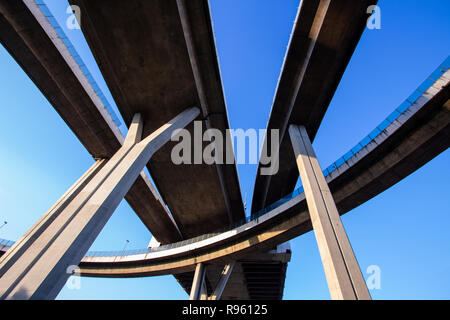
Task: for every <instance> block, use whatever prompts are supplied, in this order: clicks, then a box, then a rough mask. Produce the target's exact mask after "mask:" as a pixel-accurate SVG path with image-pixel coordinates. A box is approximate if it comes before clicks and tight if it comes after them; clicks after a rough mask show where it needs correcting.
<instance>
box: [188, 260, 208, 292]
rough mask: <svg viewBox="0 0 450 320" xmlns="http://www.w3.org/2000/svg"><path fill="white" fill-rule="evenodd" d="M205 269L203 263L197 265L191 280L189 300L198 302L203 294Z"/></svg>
mask: <svg viewBox="0 0 450 320" xmlns="http://www.w3.org/2000/svg"><path fill="white" fill-rule="evenodd" d="M205 274H206V267H205V265H204V264H203V263H199V264H197V267H196V268H195V273H194V279H193V280H192V288H191V294H190V296H189V300H200V299H201V297H202V293H203V294H204V289H203V288H204V285H205Z"/></svg>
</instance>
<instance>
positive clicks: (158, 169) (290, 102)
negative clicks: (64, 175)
mask: <svg viewBox="0 0 450 320" xmlns="http://www.w3.org/2000/svg"><path fill="white" fill-rule="evenodd" d="M70 2H71V4H74V5H78V6H80V7H81V9H82V12H83V13H84V21H83V24H82V27H83V32H84V34H85V36H86V39H87V41H88V44H89V45H90V47H91V50H92V52H93V54H94V57H95V58H96V60H97V63H98V65H99V67H100V69H101V71H102V74H103V76H104V78H105V80H106V82H107V84H108V86H109V88H110V90H111V93H112V95H113V97H114V100H115V101H116V103H117V106H118V108H119V111H120V113H121V115H122V117H123V119H124V120H125V122H126V125H127V126H129V125H130V124H131V121H132V118H133V116H134V115H135V114H137V113H139V114H141V115H142V116H143V120H144V121H143V123H144V128H143V137H146V136H148V135H149V134H150V133H152V132H154V131H155V130H156V129H157V128H159V127H160V126H162V125H163V124H164V123H165V122H166V121H167V120H168V119H170V118H172V117H174V116H176V115H177V114H179V113H180V112H182V111H183V110H186V109H187V108H189V107H193V106H199V107H200V109H201V112H200V115H199V117H198V118H197V120H201V121H202V123H203V127H204V128H217V129H219V130H221V131H222V132H225V130H226V129H228V128H229V124H228V118H227V114H226V106H225V102H224V98H223V90H222V84H221V79H220V70H219V67H218V64H217V57H216V52H215V44H214V34H213V31H212V27H211V21H210V14H209V7H208V3H207V1H182V0H179V1H155V2H152V4H151V5H150V4H149V2H147V1H143V0H135V1H131V2H126V3H125V2H123V1H122V2H120V1H114V2H113V5H111V1H109V2H108V4H106V0H101V1H96V2H93V1H85V0H70ZM375 3H376V1H361V2H355V1H314V0H304V1H302V4H301V7H300V9H299V13H298V16H297V19H296V23H295V27H294V32H293V35H292V37H291V40H290V46H289V50H288V53H287V56H286V59H285V63H284V66H283V70H282V75H281V78H280V81H279V84H278V89H277V93H276V96H275V100H274V105H273V107H272V111H271V117H270V120H269V125H268V129H274V128H276V129H281V133H282V134H281V149H280V152H279V153H280V168H281V170H280V172H279V173H278V174H277V175H275V176H273V177H270V176H258V177H257V180H256V183H255V193H254V194H255V196H254V200H253V208H252V213H253V217H254V218H255V219H254V220H251V221H247V220H246V219H245V215H244V210H243V205H242V199H241V193H240V190H239V181H238V177H237V172H236V167H235V166H234V165H214V166H208V165H181V166H175V165H174V164H173V163H172V161H171V159H170V151H171V150H172V147H173V144H171V143H168V144H166V145H165V146H164V147H163V148H162V149H160V150H159V151H158V152H157V153H156V154H155V156H154V157H152V158H151V161H150V162H149V163H148V165H147V168H148V169H149V171H150V173H151V175H152V178H153V180H154V181H155V184H156V186H157V187H158V190H159V192H160V194H161V195H162V198H163V199H164V200H163V199H160V198H159V196H158V194H157V192H156V190H155V189H154V187H153V186H152V184H151V183H150V182H149V181H148V179H147V177H146V176H145V174H141V175H140V176H139V178H138V179H137V180H136V182H135V183H134V185H133V186H132V187H131V189H130V191H129V192H128V193H127V195H126V199H127V201H128V202H129V203H130V205H131V206H132V208H133V209H134V210H135V211H136V213H137V214H138V216H139V217H140V218H141V220H142V221H143V222H144V224H145V225H146V226H147V227H148V228H149V230H150V231H151V232H152V234H153V235H154V236H155V237H156V238H157V239H158V240H159V241H160V242H161V243H162V246H161V247H159V248H151V249H146V250H144V251H142V252H138V253H135V254H133V253H129V254H128V253H127V254H126V255H123V254H122V253H120V254H104V255H101V254H100V255H94V256H92V255H88V256H86V257H85V258H83V260H82V261H81V263H80V267H81V270H80V272H81V274H82V275H85V276H102V277H103V276H106V277H137V276H152V275H161V274H175V275H176V278H177V279H178V281H179V282H180V284H181V285H182V286H183V288H185V289H186V290H187V291H188V290H190V284H191V283H192V278H193V271H194V269H195V268H196V265H198V263H199V262H204V263H207V264H208V265H209V267H208V272H207V277H206V279H207V281H206V283H207V287H208V290H209V291H210V290H211V288H213V287H214V286H215V284H216V283H217V281H218V279H217V274H218V273H219V271H220V268H221V267H223V264H225V263H228V262H230V261H231V260H237V261H238V263H237V264H236V267H235V271H234V272H233V274H232V276H231V279H230V283H234V285H231V286H230V287H229V288H228V292H224V298H235V299H244V298H260V299H262V298H264V299H280V298H281V297H282V294H283V286H284V277H285V272H286V265H287V262H288V261H289V258H290V250H289V249H287V248H285V247H284V246H282V245H281V244H282V243H284V242H285V241H287V240H289V239H292V238H294V237H296V236H299V235H301V234H303V233H305V232H308V231H310V230H311V222H310V220H309V214H308V211H307V209H306V203H305V197H304V195H303V193H302V192H300V191H296V192H294V194H291V195H290V196H287V197H284V195H286V194H287V193H289V192H291V191H292V190H293V188H294V186H295V183H296V181H297V179H298V169H297V168H296V166H295V158H294V156H293V153H292V150H291V147H290V143H289V138H288V137H287V136H286V134H285V133H286V131H287V128H288V127H289V125H290V124H292V123H294V124H295V123H301V124H304V125H305V126H306V129H307V130H308V134H309V135H310V138H311V139H313V138H314V136H315V133H316V131H317V129H318V128H319V125H320V122H321V119H322V117H323V115H324V114H325V112H326V109H327V107H328V104H329V102H330V100H331V98H332V96H333V94H334V91H335V90H336V88H337V85H338V83H339V81H340V78H341V76H342V74H343V72H344V70H345V68H346V66H347V64H348V61H349V60H350V57H351V55H352V53H353V51H354V49H355V47H356V45H357V43H358V40H359V37H360V36H361V33H362V32H363V30H364V28H365V24H366V20H367V17H368V14H367V7H368V6H369V5H370V4H375ZM48 14H50V13H49V12H47V11H46V7H45V5H44V4H43V2H42V1H39V0H38V1H36V2H35V1H32V0H24V1H23V2H22V1H5V2H2V3H1V4H0V26H1V27H2V28H1V29H0V30H1V31H0V41H1V43H2V44H3V45H4V46H5V47H6V48H7V50H8V51H9V52H10V53H11V55H12V56H13V57H14V58H15V59H16V61H18V63H19V64H20V65H21V66H22V68H23V69H24V70H25V71H26V72H27V74H28V75H29V76H30V78H31V79H32V80H33V81H34V82H35V83H36V85H37V86H38V87H39V88H40V90H41V91H42V92H43V94H44V95H45V96H46V97H47V99H48V100H49V101H50V102H51V104H52V105H53V106H54V107H55V109H56V110H57V111H58V112H59V113H60V114H61V116H62V117H63V119H64V120H65V121H66V123H68V125H69V126H70V127H71V129H72V130H73V131H74V132H75V134H76V135H77V137H78V138H79V139H80V141H81V142H82V143H83V145H85V147H86V148H87V150H88V151H89V152H90V153H91V154H92V155H93V157H94V158H96V159H98V158H101V159H105V158H106V159H108V158H110V157H111V156H112V155H113V154H115V153H116V152H117V150H118V149H119V148H120V147H121V145H122V144H123V141H124V137H123V136H122V134H121V133H120V131H119V130H118V126H117V119H116V117H115V116H114V114H113V112H111V109H110V107H109V106H108V103H107V101H106V99H105V98H104V95H103V93H101V90H99V88H98V85H96V83H95V81H93V79H92V76H91V75H90V74H89V72H88V71H87V72H86V68H85V66H84V65H83V63H82V61H80V58H79V56H77V54H76V51H74V49H73V46H72V47H71V44H70V41H69V40H68V39H67V37H65V35H64V32H62V30H60V28H59V29H58V26H57V25H55V23H54V22H53V20H54V19H51V17H49V16H48ZM130 21H133V23H130ZM56 24H57V23H56ZM143 35H144V36H143ZM117 56H120V57H121V59H117V58H116V57H117ZM324 61H327V63H324ZM439 70H440V71H439V72H441V73H439V74H438V75H439V77H436V74H434V78H432V80H433V81H431V80H430V79H427V82H426V83H427V84H429V83H430V81H431V84H432V86H431V84H430V86H426V85H425V86H426V88H424V85H422V86H421V90H422V91H421V92H420V93H421V94H420V95H419V96H417V93H415V95H413V96H412V97H410V98H409V100H410V103H409V104H407V105H406V107H405V106H403V107H400V108H399V109H397V110H396V113H394V114H393V115H391V116H390V118H388V120H386V122H384V123H383V124H381V125H380V126H379V127H378V128H377V129H376V130H374V132H372V133H371V135H370V136H369V138H368V140H367V138H366V139H365V142H362V143H361V144H359V145H358V146H356V147H355V148H353V149H352V150H351V151H350V152H349V153H347V154H346V155H345V156H344V157H343V158H342V159H339V160H338V161H337V162H336V163H335V164H333V165H332V166H330V167H329V168H327V169H326V170H325V174H326V176H327V182H328V184H329V186H330V189H331V191H332V192H333V196H334V198H335V200H336V204H337V206H338V208H339V212H340V213H341V214H343V213H345V212H348V211H349V210H351V209H352V208H354V207H357V206H358V205H360V204H361V203H363V202H365V201H367V200H368V199H370V198H372V197H373V196H375V195H377V194H379V193H380V192H382V191H384V190H386V189H387V188H389V187H390V186H391V185H393V184H394V183H396V182H397V181H399V180H401V179H403V178H404V177H406V176H407V175H408V174H410V173H411V172H413V171H414V170H416V169H418V168H419V167H420V166H421V165H423V164H424V163H426V162H427V161H429V160H430V159H432V158H433V157H435V156H436V155H437V154H439V153H440V152H442V151H444V150H446V149H447V148H448V141H449V140H448V134H449V132H448V131H449V128H448V123H449V121H448V120H449V117H448V109H449V105H448V78H449V77H448V72H447V70H448V61H447V62H445V63H444V65H443V66H441V69H439ZM446 72H447V73H446ZM444 73H445V75H443V74H444ZM188 129H189V130H190V131H191V133H192V132H193V125H192V124H191V125H190V126H188ZM265 143H270V141H266V142H265ZM294 180H295V181H294ZM286 182H287V183H286ZM280 198H282V199H281V200H279V199H280ZM199 199H202V201H199ZM203 200H205V201H203ZM276 200H279V201H276ZM166 203H167V204H168V206H169V208H170V209H171V210H170V211H169V210H168V208H167V207H166ZM270 203H274V204H272V205H268V204H270ZM244 222H245V224H243V225H241V226H239V227H237V228H234V226H236V224H238V225H240V224H242V223H244ZM230 225H231V227H230ZM219 228H225V229H227V230H226V232H220V234H214V233H213V234H211V232H214V231H215V230H217V229H219ZM196 236H199V238H195V237H196ZM183 239H190V240H184V242H176V241H180V240H183ZM7 248H8V246H4V247H3V249H1V248H0V249H1V250H3V251H4V250H6V249H7ZM274 248H275V249H274ZM78 261H79V260H78Z"/></svg>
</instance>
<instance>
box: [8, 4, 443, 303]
mask: <svg viewBox="0 0 450 320" xmlns="http://www.w3.org/2000/svg"><path fill="white" fill-rule="evenodd" d="M46 2H47V3H48V5H49V7H50V9H51V10H52V12H53V14H54V15H55V16H56V17H57V18H58V20H59V21H60V24H61V25H63V26H64V25H65V23H64V21H65V19H66V17H67V16H66V13H65V11H66V8H67V2H66V0H46ZM298 5H299V0H283V1H277V0H244V1H243V0H226V1H225V0H211V10H212V18H213V23H214V30H215V33H216V41H217V47H218V54H219V59H220V67H221V71H222V77H223V84H224V88H225V94H226V100H227V106H228V113H229V117H230V124H231V127H232V128H243V129H247V128H255V129H259V128H265V126H266V123H267V120H268V117H269V112H270V108H271V104H272V100H273V96H274V93H275V88H276V84H277V80H278V77H279V74H280V70H281V66H282V62H283V58H284V55H285V51H286V48H287V44H288V40H289V36H290V33H291V30H292V26H293V22H294V19H295V15H296V12H297V8H298ZM379 6H380V7H381V12H382V29H381V30H366V31H365V33H364V35H363V37H362V39H361V42H360V43H359V45H358V47H357V49H356V52H355V54H354V56H353V58H352V60H351V62H350V65H349V67H348V69H347V71H346V73H345V75H344V77H343V80H342V82H341V84H340V86H339V88H338V90H337V92H336V95H335V97H334V99H333V101H332V103H331V105H330V108H329V110H328V112H327V114H326V116H325V119H324V121H323V123H322V126H321V128H320V130H319V133H318V135H317V138H316V140H315V142H314V147H315V148H316V151H317V154H318V157H319V159H320V163H321V165H322V167H324V168H325V167H326V166H328V165H329V164H331V163H332V162H333V161H334V160H336V159H337V158H338V157H340V156H342V155H343V154H344V153H345V152H347V151H348V150H349V149H350V148H351V147H353V146H354V145H355V144H356V143H357V142H359V140H361V138H363V137H364V136H365V135H366V134H368V133H369V132H370V131H371V130H372V129H373V128H374V127H375V126H376V125H378V124H379V123H380V122H381V121H382V120H383V119H384V118H385V117H386V116H387V115H388V114H389V113H390V112H391V111H393V110H394V109H395V108H396V107H397V106H398V105H399V104H400V103H401V102H402V101H403V100H404V99H405V98H406V97H408V96H409V94H410V93H412V91H413V90H414V89H415V88H416V87H418V85H419V84H421V82H422V81H423V80H424V79H425V78H426V77H427V76H428V75H429V74H430V73H431V71H433V70H434V69H435V68H436V67H437V66H438V65H439V64H440V63H441V62H442V61H443V60H444V59H445V58H446V57H447V56H448V55H449V54H450V41H449V40H450V19H449V18H448V13H449V12H450V2H449V1H448V0H427V1H425V0H414V1H388V0H381V1H380V2H379ZM66 33H67V35H68V36H69V37H70V38H71V39H72V41H73V43H74V44H75V45H76V47H77V49H78V51H79V53H80V55H81V56H82V57H83V59H84V60H85V62H86V63H87V65H88V66H89V68H90V70H91V72H92V73H93V74H94V76H95V78H96V80H97V81H98V82H99V84H100V85H101V87H102V88H103V89H104V90H105V91H107V88H106V85H105V84H104V81H103V80H102V78H101V75H100V73H99V71H98V68H97V66H96V65H95V61H94V60H93V58H92V56H91V54H90V52H89V49H88V48H87V45H86V43H85V42H84V39H83V37H82V35H81V33H80V31H68V30H66ZM324 63H326V61H324ZM107 96H108V98H109V99H110V102H111V104H113V103H114V101H113V100H112V97H111V96H110V95H109V93H108V94H107ZM349 124H350V125H349ZM121 129H122V130H123V131H124V132H126V128H124V127H122V128H121ZM338 141H339V143H338ZM92 163H93V160H92V157H91V156H90V155H89V154H88V153H87V151H86V150H85V149H84V147H83V146H82V145H81V143H80V142H79V141H78V140H77V138H76V137H75V135H74V134H73V133H72V132H71V131H70V129H69V128H68V127H67V125H66V124H65V123H64V122H63V121H62V120H61V118H60V117H59V116H58V114H57V113H56V112H55V111H54V109H53V108H52V106H51V105H50V104H49V103H48V101H47V100H46V99H45V98H44V97H43V95H42V94H41V93H40V92H39V90H38V89H37V88H36V87H35V85H34V84H33V83H32V82H31V80H29V79H28V77H27V76H26V75H25V73H24V72H23V71H22V70H21V69H20V67H19V66H18V65H17V64H16V63H15V61H14V60H13V59H12V58H11V57H10V56H9V54H8V53H7V52H6V50H5V49H4V48H3V47H1V46H0V221H3V220H7V221H8V225H7V226H5V227H4V228H2V229H0V238H5V239H11V240H17V239H18V238H19V237H20V236H21V235H22V234H23V233H24V232H25V231H26V230H27V229H28V228H29V227H30V226H31V225H32V224H33V222H34V221H35V220H37V219H38V218H39V217H40V216H41V215H42V214H43V213H44V212H45V211H46V210H47V209H48V208H49V207H50V206H51V205H52V204H53V203H54V202H55V201H56V200H57V199H58V198H59V197H60V196H61V195H62V194H63V193H64V192H65V190H66V189H67V188H68V187H69V186H71V185H72V184H73V182H74V181H75V180H77V179H78V178H79V176H80V175H82V174H83V173H84V172H85V171H86V170H87V169H88V168H89V167H90V166H91V165H92ZM449 164H450V153H449V151H448V150H447V151H446V152H444V153H443V154H441V155H440V156H439V157H437V158H435V159H434V160H433V161H431V162H429V163H428V164H427V165H425V166H424V167H423V168H421V169H420V170H418V171H417V172H415V173H414V174H412V175H411V176H409V177H408V178H406V179H405V180H403V181H402V182H400V183H398V184H397V185H395V186H394V187H392V188H390V189H389V190H387V191H386V192H384V193H383V194H381V195H379V196H378V197H376V198H374V199H372V200H370V201H368V202H367V203H365V204H364V205H362V206H360V207H358V208H356V209H354V210H353V211H351V212H349V213H348V214H346V215H345V216H344V217H343V222H344V225H345V228H346V230H347V233H348V236H349V238H350V241H351V243H352V246H353V248H354V250H355V254H356V256H357V258H358V260H359V263H360V265H361V268H362V270H363V272H364V271H365V270H366V269H367V267H368V266H370V265H378V266H379V267H380V268H381V272H382V273H381V290H374V291H372V292H371V293H372V296H373V298H375V299H429V298H435V299H450V293H449V292H450V291H449V288H450V252H449V249H448V248H449V244H450V233H449V232H448V226H449V225H450V197H449V196H448V195H449V184H448V183H449V182H448V181H450V170H449V169H448V166H449ZM238 170H239V176H240V183H241V188H242V190H243V192H245V191H247V192H248V199H251V197H252V189H253V183H254V178H255V173H256V166H254V165H240V166H239V167H238ZM150 238H151V235H150V233H149V232H148V231H147V230H146V228H145V227H144V226H143V224H142V223H141V222H140V220H139V219H138V218H137V217H136V215H135V214H134V212H133V211H132V210H131V209H130V207H129V206H128V204H127V203H126V202H125V201H123V202H122V204H121V205H120V207H119V208H118V210H117V211H116V212H115V214H114V215H113V217H112V218H111V220H110V221H109V222H108V224H107V225H106V227H105V228H104V230H103V231H102V232H101V234H100V236H99V237H98V239H97V240H96V241H95V243H94V245H93V247H92V248H91V249H92V250H115V249H121V248H122V247H123V246H124V244H125V240H127V239H128V240H130V241H131V243H130V245H129V246H128V249H138V248H144V247H146V246H147V244H148V242H149V240H150ZM291 246H292V249H293V250H292V251H293V254H292V261H291V262H290V264H289V267H288V271H287V279H286V287H285V293H284V298H285V299H329V298H330V296H329V293H328V288H327V285H326V281H325V275H324V272H323V268H322V265H321V261H320V257H319V252H318V249H317V245H316V243H315V239H314V235H313V233H308V234H306V235H304V236H302V237H300V238H297V239H295V240H292V241H291ZM58 298H59V299H187V298H188V297H187V295H186V294H185V293H184V292H183V291H182V290H181V287H180V286H179V285H178V284H177V283H176V281H175V279H174V278H173V277H172V276H167V277H155V278H141V279H119V280H117V279H90V278H82V288H81V290H69V289H67V288H65V289H63V291H62V292H61V293H60V295H59V296H58Z"/></svg>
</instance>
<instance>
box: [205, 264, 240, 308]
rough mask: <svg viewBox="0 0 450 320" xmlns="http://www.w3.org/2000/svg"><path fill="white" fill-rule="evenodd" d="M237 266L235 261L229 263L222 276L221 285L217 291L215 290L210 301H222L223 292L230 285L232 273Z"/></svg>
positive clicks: (218, 285) (217, 287)
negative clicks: (229, 280)
mask: <svg viewBox="0 0 450 320" xmlns="http://www.w3.org/2000/svg"><path fill="white" fill-rule="evenodd" d="M235 264H236V262H235V261H233V262H230V263H228V264H227V265H225V267H224V268H223V271H222V274H221V276H220V280H219V283H218V284H217V286H216V289H215V290H214V292H213V294H212V295H211V297H210V300H220V299H221V298H222V293H223V290H224V289H225V286H226V285H227V283H228V279H229V278H230V275H231V273H232V272H233V268H234V265H235Z"/></svg>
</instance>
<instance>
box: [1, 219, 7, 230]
mask: <svg viewBox="0 0 450 320" xmlns="http://www.w3.org/2000/svg"><path fill="white" fill-rule="evenodd" d="M7 224H8V221H3V224H2V225H1V226H0V229H1V228H3V227H4V226H6V225H7Z"/></svg>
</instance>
